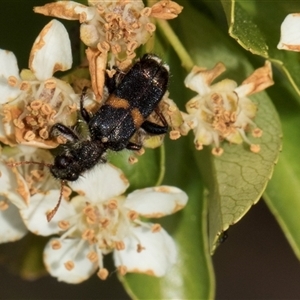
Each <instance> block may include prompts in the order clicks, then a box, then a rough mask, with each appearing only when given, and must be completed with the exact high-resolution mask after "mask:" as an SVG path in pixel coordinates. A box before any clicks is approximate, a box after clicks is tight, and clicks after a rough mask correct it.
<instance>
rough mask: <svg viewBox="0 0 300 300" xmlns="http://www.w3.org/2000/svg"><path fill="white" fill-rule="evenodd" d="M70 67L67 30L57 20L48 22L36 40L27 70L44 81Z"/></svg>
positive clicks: (70, 58)
mask: <svg viewBox="0 0 300 300" xmlns="http://www.w3.org/2000/svg"><path fill="white" fill-rule="evenodd" d="M71 66H72V52H71V44H70V39H69V35H68V32H67V30H66V29H65V27H64V25H63V24H62V23H60V22H59V21H57V20H52V21H51V22H49V23H48V24H47V25H46V26H45V27H44V28H43V30H42V31H41V32H40V34H39V36H38V37H37V38H36V40H35V42H34V44H33V46H32V49H31V52H30V57H29V68H30V69H31V71H32V72H33V73H34V74H35V76H36V77H37V79H39V80H46V79H49V78H51V77H52V75H53V74H54V73H55V72H56V71H65V70H68V69H70V68H71Z"/></svg>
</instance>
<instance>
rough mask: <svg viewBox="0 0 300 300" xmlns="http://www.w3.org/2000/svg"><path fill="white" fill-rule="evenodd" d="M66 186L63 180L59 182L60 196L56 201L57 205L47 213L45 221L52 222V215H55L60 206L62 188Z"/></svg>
mask: <svg viewBox="0 0 300 300" xmlns="http://www.w3.org/2000/svg"><path fill="white" fill-rule="evenodd" d="M65 185H66V182H65V181H64V180H62V181H61V186H60V195H59V199H58V201H57V204H56V206H55V207H54V208H53V209H52V210H51V211H50V212H48V213H47V221H48V222H50V221H51V220H52V218H53V217H54V215H55V214H56V212H57V210H58V208H59V206H60V203H61V199H62V197H63V191H64V186H65Z"/></svg>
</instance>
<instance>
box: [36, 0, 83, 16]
mask: <svg viewBox="0 0 300 300" xmlns="http://www.w3.org/2000/svg"><path fill="white" fill-rule="evenodd" d="M78 8H87V7H86V6H84V5H82V4H80V3H77V2H74V1H56V2H53V3H47V4H45V5H44V6H36V7H34V8H33V11H34V12H35V13H39V14H43V15H45V16H52V17H57V18H62V19H67V20H79V18H80V14H79V13H78V12H77V11H76V10H77V9H78Z"/></svg>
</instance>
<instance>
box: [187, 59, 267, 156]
mask: <svg viewBox="0 0 300 300" xmlns="http://www.w3.org/2000/svg"><path fill="white" fill-rule="evenodd" d="M224 71H225V66H224V65H223V64H222V63H219V64H217V65H216V66H215V67H214V68H213V69H211V70H207V69H203V68H199V67H197V66H195V67H194V68H193V70H192V71H191V73H190V74H188V76H187V77H186V79H185V85H186V86H187V87H189V88H190V89H192V90H193V91H195V92H197V93H198V95H197V96H196V97H194V98H192V99H191V100H190V101H188V102H187V104H186V110H187V114H183V119H184V124H183V125H182V126H181V133H182V134H184V135H185V134H187V133H188V131H189V130H191V129H193V131H194V134H195V140H194V143H195V145H196V148H197V149H198V150H201V149H202V148H203V145H210V144H213V145H214V146H215V148H214V149H213V154H215V155H220V154H222V149H221V148H220V143H221V141H222V140H224V139H225V140H227V141H229V142H231V143H234V144H240V143H242V142H243V141H245V142H247V143H248V144H251V142H250V141H249V140H248V138H247V136H246V133H245V131H246V130H247V129H248V126H249V125H251V126H253V127H256V125H255V123H254V122H253V121H252V119H253V118H254V117H255V115H256V110H257V108H256V105H255V104H254V103H253V102H252V101H251V100H250V99H249V98H247V96H249V95H251V94H253V93H257V92H259V91H261V90H263V89H265V88H267V87H268V86H270V85H272V84H273V80H272V70H271V64H270V62H268V61H267V62H266V64H265V66H264V67H262V68H259V69H257V70H256V71H254V73H253V74H252V75H251V76H249V77H248V78H247V79H246V80H244V81H243V83H242V84H241V85H240V86H237V83H236V82H235V81H233V80H230V79H225V80H222V81H221V82H218V83H216V84H213V85H211V83H212V81H213V80H214V79H215V78H216V77H217V76H219V75H220V74H221V73H223V72H224ZM261 134H262V131H261V130H260V129H258V128H255V129H254V131H253V135H256V136H260V135H261ZM250 149H251V151H253V152H259V146H258V145H254V144H252V145H251V148H250Z"/></svg>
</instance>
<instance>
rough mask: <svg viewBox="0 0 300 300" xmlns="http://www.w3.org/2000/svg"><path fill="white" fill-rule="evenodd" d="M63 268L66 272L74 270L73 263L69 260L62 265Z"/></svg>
mask: <svg viewBox="0 0 300 300" xmlns="http://www.w3.org/2000/svg"><path fill="white" fill-rule="evenodd" d="M64 266H65V268H66V269H67V270H68V271H71V270H72V269H74V267H75V264H74V262H73V261H71V260H69V261H67V262H65V263H64Z"/></svg>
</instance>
